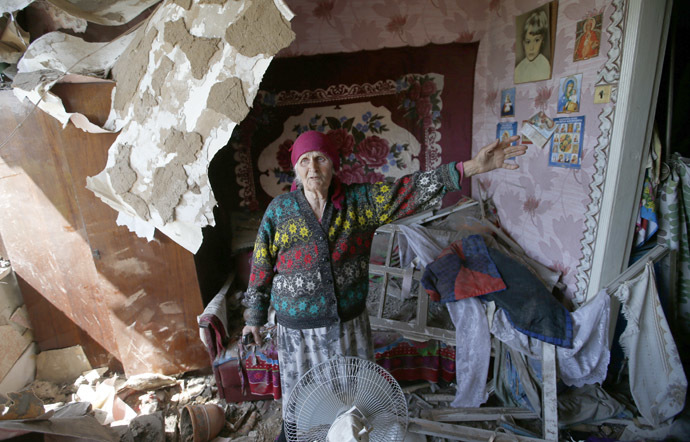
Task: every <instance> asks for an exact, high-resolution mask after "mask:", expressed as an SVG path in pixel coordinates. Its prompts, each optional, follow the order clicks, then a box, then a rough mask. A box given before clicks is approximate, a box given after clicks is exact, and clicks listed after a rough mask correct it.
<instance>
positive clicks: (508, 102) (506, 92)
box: [501, 87, 515, 117]
mask: <svg viewBox="0 0 690 442" xmlns="http://www.w3.org/2000/svg"><path fill="white" fill-rule="evenodd" d="M514 115H515V88H514V87H512V88H510V89H503V90H502V91H501V116H502V117H512V116H514Z"/></svg>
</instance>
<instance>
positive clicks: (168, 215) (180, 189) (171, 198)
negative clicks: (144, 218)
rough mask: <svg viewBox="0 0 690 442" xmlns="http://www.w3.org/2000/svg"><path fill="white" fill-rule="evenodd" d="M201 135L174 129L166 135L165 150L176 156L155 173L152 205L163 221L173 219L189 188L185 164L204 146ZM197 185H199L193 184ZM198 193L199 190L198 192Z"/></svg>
mask: <svg viewBox="0 0 690 442" xmlns="http://www.w3.org/2000/svg"><path fill="white" fill-rule="evenodd" d="M202 144H203V143H202V140H201V136H200V135H199V134H196V133H190V134H183V133H182V132H179V131H176V130H172V131H171V134H170V136H168V137H166V139H165V145H164V146H163V147H164V150H165V151H166V152H168V153H175V154H176V156H175V158H174V159H173V160H172V161H171V162H170V163H168V164H166V165H165V167H160V168H158V169H156V171H155V172H154V174H153V187H152V189H153V190H152V193H151V205H152V206H153V207H154V208H155V209H156V210H157V211H158V214H159V215H160V217H161V218H162V219H163V222H165V223H168V222H170V221H172V220H173V219H174V218H173V215H174V211H175V207H177V205H178V204H179V202H180V198H182V195H183V194H184V193H185V192H187V190H189V188H188V186H187V173H186V172H185V169H184V165H185V164H188V163H191V162H193V161H194V160H195V159H196V154H197V153H198V152H199V150H201V147H202ZM193 187H197V189H198V186H193ZM197 193H198V192H197Z"/></svg>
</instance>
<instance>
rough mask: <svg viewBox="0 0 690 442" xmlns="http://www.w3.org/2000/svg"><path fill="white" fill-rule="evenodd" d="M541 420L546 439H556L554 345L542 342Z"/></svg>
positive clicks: (556, 406) (556, 402)
mask: <svg viewBox="0 0 690 442" xmlns="http://www.w3.org/2000/svg"><path fill="white" fill-rule="evenodd" d="M541 376H542V387H541V394H542V401H541V410H542V420H543V424H544V432H543V434H542V435H543V436H544V439H546V440H558V396H557V391H556V346H555V345H553V344H548V343H546V342H544V343H542V365H541Z"/></svg>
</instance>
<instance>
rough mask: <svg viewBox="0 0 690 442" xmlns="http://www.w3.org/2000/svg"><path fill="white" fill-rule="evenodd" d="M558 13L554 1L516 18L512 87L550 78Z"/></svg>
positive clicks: (556, 4) (555, 0) (556, 3)
mask: <svg viewBox="0 0 690 442" xmlns="http://www.w3.org/2000/svg"><path fill="white" fill-rule="evenodd" d="M557 12H558V1H557V0H554V1H552V2H549V3H547V4H545V5H542V6H540V7H538V8H536V9H533V10H531V11H529V12H527V13H525V14H522V15H518V16H517V17H515V30H516V37H515V38H516V42H515V77H514V79H515V83H529V82H531V81H541V80H548V79H549V78H551V64H552V61H553V51H554V46H555V36H556V16H557V15H558V14H557Z"/></svg>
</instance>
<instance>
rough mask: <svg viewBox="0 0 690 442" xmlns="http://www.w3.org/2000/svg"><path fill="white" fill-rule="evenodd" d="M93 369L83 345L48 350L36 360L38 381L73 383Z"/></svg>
mask: <svg viewBox="0 0 690 442" xmlns="http://www.w3.org/2000/svg"><path fill="white" fill-rule="evenodd" d="M91 368H92V367H91V364H90V363H89V360H88V359H87V358H86V355H85V354H84V350H83V349H82V347H81V345H75V346H73V347H66V348H61V349H57V350H47V351H42V352H41V353H39V354H38V356H37V358H36V379H39V380H42V381H49V382H55V383H68V382H69V383H71V382H74V380H75V379H77V378H78V377H79V376H80V375H81V374H82V373H83V372H85V371H88V370H91Z"/></svg>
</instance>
